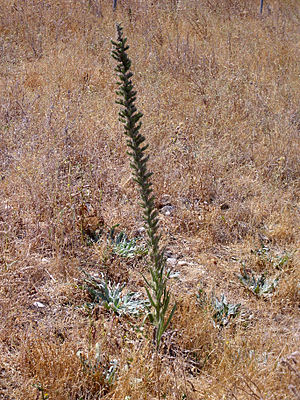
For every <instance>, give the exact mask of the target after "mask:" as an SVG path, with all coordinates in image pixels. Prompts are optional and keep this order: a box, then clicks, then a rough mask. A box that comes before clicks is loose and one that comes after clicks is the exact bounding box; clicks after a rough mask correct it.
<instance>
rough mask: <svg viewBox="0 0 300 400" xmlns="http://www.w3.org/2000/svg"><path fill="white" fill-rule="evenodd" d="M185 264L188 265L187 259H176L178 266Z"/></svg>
mask: <svg viewBox="0 0 300 400" xmlns="http://www.w3.org/2000/svg"><path fill="white" fill-rule="evenodd" d="M186 265H189V263H188V262H187V261H184V260H181V261H178V266H179V267H184V266H186Z"/></svg>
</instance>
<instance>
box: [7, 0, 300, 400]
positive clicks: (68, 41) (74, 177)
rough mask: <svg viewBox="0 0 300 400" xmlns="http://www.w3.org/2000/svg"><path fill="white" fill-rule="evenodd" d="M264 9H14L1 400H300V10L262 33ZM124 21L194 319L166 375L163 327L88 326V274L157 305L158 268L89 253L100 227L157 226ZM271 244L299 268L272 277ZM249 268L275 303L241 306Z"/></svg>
mask: <svg viewBox="0 0 300 400" xmlns="http://www.w3.org/2000/svg"><path fill="white" fill-rule="evenodd" d="M107 3H109V4H107ZM257 3H258V2H256V1H255V2H254V1H244V0H243V1H236V0H230V1H229V0H224V1H219V2H211V1H208V0H207V1H206V0H205V1H202V2H198V1H193V0H192V1H185V0H180V1H171V0H170V1H159V0H157V1H152V2H150V1H149V2H148V1H138V0H126V1H125V0H124V1H121V0H120V1H119V4H118V8H117V11H116V12H115V13H113V12H112V9H111V8H112V7H111V4H110V2H106V1H102V0H90V1H83V0H82V1H75V2H70V1H67V0H57V1H39V0H30V1H28V0H26V1H25V0H19V1H17V2H11V1H10V0H2V2H1V5H0V55H1V58H0V66H1V67H0V98H1V101H0V137H1V141H0V187H1V190H0V200H1V203H0V279H1V286H0V299H1V302H0V318H1V328H0V351H1V365H0V377H1V383H0V399H3V400H4V399H6V400H21V399H26V400H27V399H40V398H42V393H41V392H39V391H38V389H37V387H36V385H42V387H43V388H44V389H45V393H47V394H48V396H49V397H48V398H49V399H51V400H52V399H58V400H59V399H61V400H63V399H74V400H75V399H78V400H79V399H115V400H121V399H122V400H124V399H125V398H126V399H127V400H129V399H131V400H138V399H155V398H161V399H162V398H166V399H174V400H175V399H176V400H180V399H181V400H182V399H190V400H194V399H215V400H220V399H238V400H243V399H249V400H250V399H264V400H271V399H272V400H294V399H295V400H296V399H299V395H298V393H299V390H300V387H299V363H300V361H299V353H297V350H298V349H299V279H300V278H299V251H298V253H297V249H299V245H300V241H299V237H300V236H299V165H300V164H299V128H300V114H299V104H298V99H299V80H298V72H299V71H298V67H299V32H298V31H297V27H298V25H299V11H300V10H299V2H298V1H296V0H285V1H278V0H272V1H271V0H270V1H269V2H268V4H266V6H265V10H264V13H263V16H259V14H258V4H257ZM115 21H122V23H123V25H124V30H125V34H126V36H128V42H129V44H130V45H131V49H130V56H131V58H132V61H133V69H134V72H135V75H134V80H135V84H136V89H137V92H138V104H139V108H140V109H141V111H142V112H143V113H144V115H145V116H144V120H143V123H144V125H143V133H144V134H145V136H146V137H147V140H148V142H149V144H150V152H151V158H150V164H151V169H152V171H153V172H154V175H153V183H154V189H155V193H156V195H157V202H158V205H159V204H161V203H162V204H163V198H164V195H166V194H168V195H169V198H170V203H171V204H172V205H173V206H174V207H175V208H174V211H173V213H172V214H171V215H170V216H167V215H163V214H161V225H162V228H163V233H164V242H165V243H166V245H167V247H168V249H169V250H170V251H171V252H172V253H173V254H175V255H176V256H178V257H179V258H183V259H184V260H187V261H188V262H189V263H188V264H182V265H181V266H177V267H176V269H177V270H178V271H179V272H181V275H180V277H179V279H178V280H177V281H176V280H172V281H171V290H172V293H173V295H174V298H175V299H177V301H178V311H177V313H176V314H175V316H174V319H173V321H172V324H171V328H170V330H169V332H168V333H167V334H166V337H165V338H164V346H163V351H162V354H161V355H160V359H159V360H158V359H157V358H156V356H155V353H154V352H153V348H152V344H151V328H150V327H149V326H148V325H147V324H146V325H145V327H144V331H142V332H137V331H136V330H135V329H134V328H133V327H134V326H135V323H134V321H133V320H131V319H127V318H117V317H113V316H112V315H110V314H108V313H106V312H104V311H103V310H102V309H101V308H98V309H95V310H94V311H93V312H87V311H84V309H83V308H82V305H83V304H84V303H85V302H86V301H87V300H88V298H87V295H86V294H85V293H84V292H83V291H82V290H81V289H80V288H79V287H78V286H79V284H80V280H81V279H82V275H81V273H80V270H79V267H81V268H84V269H86V270H88V271H91V272H99V271H101V272H103V273H104V274H105V275H106V276H107V277H108V278H109V279H111V280H114V281H117V282H124V283H126V284H127V285H128V288H130V289H135V290H136V289H137V288H138V289H139V290H141V291H142V290H143V289H142V288H143V280H142V279H141V277H140V272H141V271H145V265H144V262H143V261H132V262H131V261H129V262H125V261H124V260H122V259H119V258H117V257H115V256H113V255H112V254H111V253H109V251H108V250H107V248H106V247H105V246H102V247H101V246H87V243H86V236H88V235H91V234H92V233H93V232H94V231H95V230H97V229H99V228H102V227H103V224H104V227H105V229H108V228H109V227H111V226H112V225H114V224H116V223H118V224H120V227H121V229H126V231H127V232H128V234H129V236H132V235H133V234H135V232H136V231H137V229H139V228H140V227H141V225H142V218H141V213H140V210H139V209H138V208H137V201H138V195H137V192H136V190H135V187H134V185H133V184H132V182H131V179H130V178H131V172H130V170H129V167H128V160H127V157H126V153H125V151H126V149H125V147H126V144H125V141H124V140H123V138H122V133H121V132H122V129H121V126H120V124H119V123H118V120H117V107H116V106H115V104H114V100H115V95H114V90H115V77H114V72H113V68H114V62H113V60H112V59H111V58H110V49H111V44H110V39H111V38H113V37H115V32H114V29H115V26H114V22H115ZM262 243H263V244H264V245H266V246H268V247H269V248H270V254H272V255H273V256H274V257H275V256H276V255H277V256H278V257H280V256H282V255H283V254H286V253H287V252H288V253H290V254H291V256H290V258H289V261H288V263H287V264H285V265H284V267H283V268H282V269H280V270H278V269H276V268H275V267H274V263H272V262H271V261H266V262H265V263H262V261H261V259H260V258H259V257H258V256H257V253H255V252H254V253H251V250H255V249H258V248H260V247H261V245H262ZM242 260H244V261H245V263H246V265H247V268H251V269H252V270H253V271H255V273H261V272H262V271H265V270H267V271H268V272H269V274H271V275H272V274H273V275H274V274H277V273H280V276H281V279H280V284H279V287H278V289H277V290H276V292H275V294H274V296H273V297H271V298H269V299H267V300H264V299H257V298H255V297H254V296H253V295H251V293H250V292H247V291H246V290H245V288H243V287H242V286H241V284H240V283H239V281H238V279H237V278H236V274H237V273H238V272H239V269H240V261H242ZM200 281H201V282H202V286H203V287H204V288H205V289H206V290H207V292H208V293H209V292H210V290H211V289H214V290H215V292H216V294H218V295H220V294H221V293H226V295H227V297H228V299H229V300H230V301H231V302H233V301H234V302H236V303H237V302H240V303H242V310H243V311H242V313H241V316H240V317H238V319H237V320H236V321H235V322H234V323H232V324H230V325H229V326H228V327H226V328H224V329H221V330H220V329H217V328H214V327H213V325H212V321H211V317H210V315H209V314H207V313H205V312H204V311H203V310H201V308H199V306H198V305H197V304H196V300H195V294H196V292H197V288H198V286H199V284H200ZM37 301H38V302H40V303H42V304H43V305H44V307H43V308H39V307H38V306H36V305H34V304H35V302H37ZM96 343H99V345H100V346H101V354H102V358H101V362H100V365H98V367H97V368H96V369H95V370H93V369H92V367H91V368H87V367H84V364H83V363H82V362H81V361H80V358H79V357H78V351H82V354H84V357H85V360H90V361H91V362H94V358H95V346H96ZM113 359H116V360H118V365H119V366H118V371H117V379H116V380H115V381H114V382H112V383H111V384H108V383H107V381H105V379H104V373H105V372H106V371H107V369H108V368H109V366H110V362H111V361H112V360H113ZM159 369H160V380H159V382H158V371H159ZM44 396H45V395H44ZM126 396H127V397H126ZM159 396H160V397H159ZM297 396H298V397H297Z"/></svg>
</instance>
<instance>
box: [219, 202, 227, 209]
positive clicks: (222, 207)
mask: <svg viewBox="0 0 300 400" xmlns="http://www.w3.org/2000/svg"><path fill="white" fill-rule="evenodd" d="M220 208H221V210H228V209H229V205H228V204H227V203H223V204H221V206H220Z"/></svg>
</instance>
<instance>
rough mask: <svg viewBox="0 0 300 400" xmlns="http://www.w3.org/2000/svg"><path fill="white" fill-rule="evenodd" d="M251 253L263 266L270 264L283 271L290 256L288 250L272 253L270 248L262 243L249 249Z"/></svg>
mask: <svg viewBox="0 0 300 400" xmlns="http://www.w3.org/2000/svg"><path fill="white" fill-rule="evenodd" d="M251 253H253V254H255V255H256V256H257V257H258V260H259V263H260V264H261V265H262V266H263V267H265V268H266V267H268V266H271V267H272V268H275V269H277V270H279V271H283V270H284V267H285V266H286V265H287V264H288V263H289V262H290V260H291V258H292V254H290V253H288V252H284V253H282V254H280V255H273V254H272V251H271V249H270V248H269V247H268V246H266V245H265V244H263V243H262V245H261V247H260V248H259V249H255V250H251Z"/></svg>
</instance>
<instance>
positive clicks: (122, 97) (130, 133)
mask: <svg viewBox="0 0 300 400" xmlns="http://www.w3.org/2000/svg"><path fill="white" fill-rule="evenodd" d="M116 27H117V40H116V41H113V40H112V41H111V42H112V44H113V50H112V57H113V58H114V59H115V60H116V61H117V63H118V64H117V66H116V68H115V71H116V73H117V76H118V78H119V80H118V81H117V85H118V90H116V94H117V95H118V96H119V97H118V99H117V100H116V103H117V104H119V105H120V106H121V107H120V111H119V120H120V121H121V122H122V123H123V125H124V134H125V135H126V136H127V146H128V148H129V151H128V152H127V154H128V155H129V157H130V158H131V162H130V166H131V168H132V174H133V179H134V181H135V182H136V183H137V185H138V188H139V192H140V196H141V207H142V208H143V214H144V222H145V228H146V231H147V234H148V245H149V249H150V260H151V266H150V268H149V270H150V275H151V279H152V281H151V282H150V281H148V280H147V279H146V278H145V282H146V291H147V295H148V298H149V302H150V304H151V306H150V307H149V310H148V312H149V313H148V316H149V319H150V321H151V322H152V323H153V324H154V326H155V343H156V346H157V348H159V345H160V341H161V336H162V334H163V333H164V332H165V330H166V329H167V327H168V325H169V323H170V320H171V318H172V316H173V314H174V312H175V308H176V305H174V306H173V308H172V310H171V312H170V314H169V317H168V318H166V314H167V311H168V306H169V301H170V293H169V291H168V290H167V280H168V278H169V274H168V273H167V274H165V272H164V269H165V257H164V249H161V248H160V245H159V242H160V237H161V236H160V234H159V233H158V230H159V221H158V218H157V217H158V212H157V210H156V208H155V205H154V200H155V197H154V195H153V190H152V183H151V180H150V178H151V176H152V172H148V168H147V163H148V160H149V155H146V154H145V151H146V150H147V148H148V144H146V145H145V144H144V142H145V140H146V139H145V137H144V136H143V135H142V134H141V133H140V129H141V126H142V123H141V121H140V119H141V118H142V116H143V114H142V113H141V112H138V111H137V108H136V106H135V100H136V92H135V91H134V90H133V83H132V80H131V78H132V76H133V74H132V72H131V71H130V67H131V60H130V59H129V57H128V55H127V50H128V49H129V46H128V45H127V38H124V37H123V28H122V27H121V25H119V24H117V25H116Z"/></svg>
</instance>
